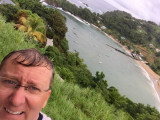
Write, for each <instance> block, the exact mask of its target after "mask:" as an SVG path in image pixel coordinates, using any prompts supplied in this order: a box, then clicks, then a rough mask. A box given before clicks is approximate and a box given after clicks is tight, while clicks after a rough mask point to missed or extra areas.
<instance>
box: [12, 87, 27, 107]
mask: <svg viewBox="0 0 160 120" xmlns="http://www.w3.org/2000/svg"><path fill="white" fill-rule="evenodd" d="M25 100H26V96H25V91H24V88H23V87H19V88H17V89H15V90H13V92H12V93H11V95H10V96H9V103H10V105H12V106H14V107H19V106H21V105H24V104H25Z"/></svg>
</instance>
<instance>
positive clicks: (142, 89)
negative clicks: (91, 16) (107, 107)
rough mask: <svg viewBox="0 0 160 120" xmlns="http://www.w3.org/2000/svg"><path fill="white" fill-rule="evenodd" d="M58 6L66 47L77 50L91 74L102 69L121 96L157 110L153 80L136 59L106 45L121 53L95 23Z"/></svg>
mask: <svg viewBox="0 0 160 120" xmlns="http://www.w3.org/2000/svg"><path fill="white" fill-rule="evenodd" d="M72 1H74V0H72ZM75 1H76V0H75ZM88 1H89V0H88ZM81 2H82V0H81ZM58 9H59V10H60V12H61V13H62V15H63V16H65V17H66V25H67V27H68V32H67V33H66V38H67V40H68V42H69V50H70V51H72V52H75V51H76V52H78V53H79V57H80V58H82V59H83V60H84V63H85V64H86V65H87V66H88V68H89V70H90V71H91V72H92V74H93V75H95V73H96V71H99V72H103V73H104V74H105V79H106V80H107V81H108V84H109V86H114V87H116V88H117V89H118V90H119V92H120V94H121V95H123V96H126V97H128V98H129V99H131V100H132V101H134V102H136V103H143V104H145V105H147V104H149V105H150V106H152V107H156V108H157V109H158V110H159V111H160V99H159V96H158V94H157V92H156V90H155V88H154V85H153V82H152V80H151V78H150V77H149V75H148V73H147V72H146V71H145V70H144V69H143V68H142V67H141V66H140V65H139V64H138V63H137V61H136V60H134V59H132V58H130V57H127V56H125V55H124V54H121V53H120V52H117V51H116V50H114V49H113V48H111V47H109V46H107V45H110V46H112V47H114V48H116V49H119V50H121V51H123V52H125V50H124V49H123V48H122V47H121V46H120V45H119V44H118V43H116V42H115V41H113V40H112V39H111V38H109V37H108V36H106V34H105V33H104V32H102V31H100V30H99V29H98V28H96V27H95V26H93V25H91V24H89V23H87V22H85V21H83V20H81V19H79V18H78V17H75V16H73V15H72V14H70V13H69V12H65V11H63V10H62V9H61V8H58ZM106 44H107V45H106Z"/></svg>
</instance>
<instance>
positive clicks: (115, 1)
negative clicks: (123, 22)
mask: <svg viewBox="0 0 160 120" xmlns="http://www.w3.org/2000/svg"><path fill="white" fill-rule="evenodd" d="M104 1H106V2H108V3H110V4H111V5H113V6H114V7H115V8H117V9H119V10H123V11H126V12H128V13H130V14H132V16H134V17H136V18H140V19H145V20H147V21H148V20H150V21H154V22H156V23H157V24H160V0H104Z"/></svg>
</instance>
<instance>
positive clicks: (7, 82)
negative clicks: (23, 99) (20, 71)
mask: <svg viewBox="0 0 160 120" xmlns="http://www.w3.org/2000/svg"><path fill="white" fill-rule="evenodd" d="M3 83H5V84H10V85H11V84H14V85H15V84H16V82H15V81H13V80H3Z"/></svg>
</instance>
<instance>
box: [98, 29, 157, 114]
mask: <svg viewBox="0 0 160 120" xmlns="http://www.w3.org/2000/svg"><path fill="white" fill-rule="evenodd" d="M99 30H101V29H99ZM104 33H105V32H104ZM105 35H106V36H108V37H109V38H110V39H112V40H113V41H114V42H116V43H118V44H119V45H120V46H121V47H122V48H123V49H124V50H125V51H126V52H127V53H128V54H131V51H130V50H129V49H128V48H127V47H126V46H124V45H122V44H121V43H120V42H119V41H118V40H117V39H115V38H113V37H112V36H111V35H108V34H107V33H105ZM136 62H137V63H138V64H139V65H140V67H142V68H143V69H144V71H145V72H146V73H147V74H148V75H149V78H150V80H151V82H152V85H153V86H152V87H153V89H154V90H155V92H156V95H157V98H158V101H159V104H160V76H159V75H158V74H156V73H155V72H154V71H153V70H152V69H151V68H150V67H149V66H148V65H146V64H145V63H144V62H143V61H138V60H137V61H136ZM159 111H160V108H159Z"/></svg>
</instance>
